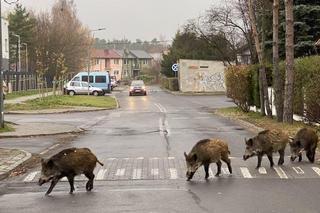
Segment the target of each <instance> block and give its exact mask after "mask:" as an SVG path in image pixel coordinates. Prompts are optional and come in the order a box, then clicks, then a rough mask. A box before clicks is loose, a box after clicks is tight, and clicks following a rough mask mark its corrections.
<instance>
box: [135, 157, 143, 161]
mask: <svg viewBox="0 0 320 213" xmlns="http://www.w3.org/2000/svg"><path fill="white" fill-rule="evenodd" d="M136 159H137V160H143V159H144V157H137V158H136Z"/></svg>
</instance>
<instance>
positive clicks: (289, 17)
mask: <svg viewBox="0 0 320 213" xmlns="http://www.w3.org/2000/svg"><path fill="white" fill-rule="evenodd" d="M285 14H286V75H285V94H284V111H283V121H284V122H287V123H293V79H294V72H293V69H294V46H293V44H294V41H293V36H294V31H293V30H294V29H293V0H285Z"/></svg>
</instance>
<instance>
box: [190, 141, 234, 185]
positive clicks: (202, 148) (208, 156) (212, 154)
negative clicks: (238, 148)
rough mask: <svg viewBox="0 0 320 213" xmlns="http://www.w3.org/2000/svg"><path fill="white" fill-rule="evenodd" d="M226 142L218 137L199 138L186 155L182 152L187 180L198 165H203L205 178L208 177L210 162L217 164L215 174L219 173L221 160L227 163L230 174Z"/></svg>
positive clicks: (228, 152)
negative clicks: (185, 164)
mask: <svg viewBox="0 0 320 213" xmlns="http://www.w3.org/2000/svg"><path fill="white" fill-rule="evenodd" d="M229 154H230V151H229V148H228V144H226V143H225V142H223V141H222V140H220V139H204V140H200V141H199V142H198V143H197V144H196V145H195V146H194V147H193V148H192V150H191V151H190V153H189V154H188V155H187V153H186V152H184V156H185V158H186V163H187V173H186V176H187V180H188V181H189V180H191V179H192V177H193V175H194V173H195V172H196V171H197V169H198V168H199V167H200V166H202V165H203V166H204V171H205V173H206V176H205V179H208V177H209V165H210V163H216V164H217V173H216V176H219V175H220V173H221V164H222V163H221V160H222V161H224V162H225V163H226V164H227V165H228V169H229V172H230V174H232V168H231V160H230V159H229Z"/></svg>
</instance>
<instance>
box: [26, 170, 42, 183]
mask: <svg viewBox="0 0 320 213" xmlns="http://www.w3.org/2000/svg"><path fill="white" fill-rule="evenodd" d="M38 173H39V171H36V172H31V173H30V174H28V176H27V177H26V178H25V179H24V180H23V182H31V181H32V180H33V179H34V178H35V177H36V175H37V174H38Z"/></svg>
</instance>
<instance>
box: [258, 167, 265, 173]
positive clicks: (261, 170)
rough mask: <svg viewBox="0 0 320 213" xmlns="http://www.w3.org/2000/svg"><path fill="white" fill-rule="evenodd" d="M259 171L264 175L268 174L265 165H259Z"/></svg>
mask: <svg viewBox="0 0 320 213" xmlns="http://www.w3.org/2000/svg"><path fill="white" fill-rule="evenodd" d="M258 172H259V174H262V175H266V174H267V170H266V168H264V167H259V169H258Z"/></svg>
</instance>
